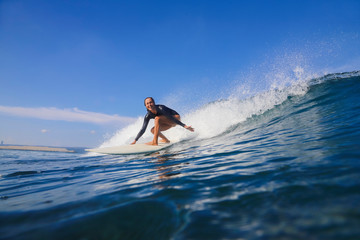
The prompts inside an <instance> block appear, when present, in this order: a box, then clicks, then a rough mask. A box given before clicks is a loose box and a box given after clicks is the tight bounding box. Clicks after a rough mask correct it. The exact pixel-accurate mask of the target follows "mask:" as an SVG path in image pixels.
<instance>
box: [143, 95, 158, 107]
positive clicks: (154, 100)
mask: <svg viewBox="0 0 360 240" xmlns="http://www.w3.org/2000/svg"><path fill="white" fill-rule="evenodd" d="M148 98H150V99H151V100H152V101H153V103H154V104H155V100H154V99H153V98H152V97H147V98H145V99H144V105H145V101H146V99H148ZM145 106H146V105H145Z"/></svg>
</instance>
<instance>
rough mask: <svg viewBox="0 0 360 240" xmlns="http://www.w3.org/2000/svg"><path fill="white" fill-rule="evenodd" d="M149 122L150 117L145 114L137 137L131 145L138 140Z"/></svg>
mask: <svg viewBox="0 0 360 240" xmlns="http://www.w3.org/2000/svg"><path fill="white" fill-rule="evenodd" d="M149 121H150V116H149V115H148V114H146V116H145V117H144V123H143V125H142V127H141V129H140V131H139V133H138V135H137V136H136V138H135V140H134V141H133V142H132V143H131V145H133V144H135V143H136V142H137V141H138V140H139V138H140V137H141V136H142V135H143V134H144V132H145V130H146V128H147V126H148V124H149Z"/></svg>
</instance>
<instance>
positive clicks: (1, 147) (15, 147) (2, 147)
mask: <svg viewBox="0 0 360 240" xmlns="http://www.w3.org/2000/svg"><path fill="white" fill-rule="evenodd" d="M0 150H22V151H43V152H68V153H74V152H75V150H69V149H67V148H62V147H43V146H26V145H25V146H24V145H9V144H3V142H1V145H0Z"/></svg>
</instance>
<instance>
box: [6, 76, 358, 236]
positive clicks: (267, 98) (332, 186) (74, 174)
mask: <svg viewBox="0 0 360 240" xmlns="http://www.w3.org/2000/svg"><path fill="white" fill-rule="evenodd" d="M359 93H360V72H351V73H338V74H331V75H326V76H323V77H319V78H313V79H309V80H306V81H302V82H296V83H293V84H287V85H285V86H283V87H275V88H271V89H268V90H266V91H263V92H259V93H257V94H255V95H252V96H249V97H247V98H242V99H240V98H236V97H229V98H228V99H221V100H220V99H219V100H218V101H215V102H211V103H208V104H206V105H204V106H203V107H201V108H200V109H197V110H196V111H194V112H192V113H191V114H189V115H188V116H186V117H185V119H186V121H185V122H189V123H192V124H193V126H194V127H195V128H196V134H197V135H195V136H194V135H191V134H190V135H189V133H188V132H187V131H183V129H174V130H173V132H170V131H171V130H170V131H169V136H170V137H171V139H175V143H174V144H173V145H172V146H171V147H169V148H167V149H165V150H163V151H160V152H158V153H152V154H141V155H131V156H111V155H93V154H86V153H84V152H78V153H49V152H31V151H13V150H1V151H0V166H1V167H0V169H1V172H0V174H1V178H0V239H157V240H158V239H177V240H183V239H360V207H359V206H360V205H359V203H360V116H359V113H360V94H359ZM139 123H140V124H141V122H139ZM139 123H136V124H134V125H132V126H129V127H128V128H126V129H123V130H121V131H119V133H117V134H115V135H114V137H113V138H111V139H109V140H108V141H107V142H105V143H104V144H103V146H108V145H114V144H119V143H125V142H126V141H129V140H128V139H127V137H128V138H129V139H130V138H131V137H133V136H134V135H136V132H137V131H138V130H139V127H138V124H139ZM214 126H216V127H214ZM134 133H135V134H134ZM124 136H125V137H124ZM145 137H146V136H145ZM120 139H122V140H120ZM121 141H123V142H121Z"/></svg>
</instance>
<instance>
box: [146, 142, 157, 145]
mask: <svg viewBox="0 0 360 240" xmlns="http://www.w3.org/2000/svg"><path fill="white" fill-rule="evenodd" d="M145 144H146V145H153V146H157V145H158V144H156V143H153V142H152V141H151V142H148V143H145Z"/></svg>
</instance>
